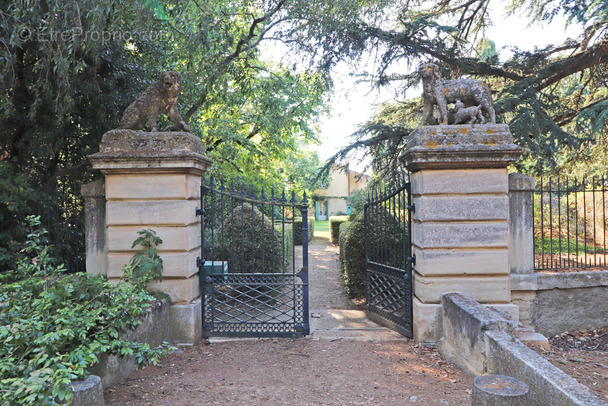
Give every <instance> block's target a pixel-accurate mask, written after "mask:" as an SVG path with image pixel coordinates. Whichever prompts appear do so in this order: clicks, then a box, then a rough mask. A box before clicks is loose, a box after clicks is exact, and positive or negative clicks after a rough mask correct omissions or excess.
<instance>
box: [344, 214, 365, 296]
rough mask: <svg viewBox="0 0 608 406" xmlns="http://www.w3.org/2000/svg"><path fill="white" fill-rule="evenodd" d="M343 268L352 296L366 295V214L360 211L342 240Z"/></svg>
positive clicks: (345, 282)
mask: <svg viewBox="0 0 608 406" xmlns="http://www.w3.org/2000/svg"><path fill="white" fill-rule="evenodd" d="M340 256H341V260H342V263H341V268H342V270H343V273H342V276H343V277H344V285H345V286H346V292H347V293H348V296H349V297H351V298H361V297H364V296H365V265H366V261H365V216H364V215H363V213H360V214H359V216H357V218H356V219H355V220H353V221H352V222H351V224H350V225H349V226H348V228H347V229H346V233H345V234H344V236H343V238H341V240H340Z"/></svg>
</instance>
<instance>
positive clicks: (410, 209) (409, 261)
mask: <svg viewBox="0 0 608 406" xmlns="http://www.w3.org/2000/svg"><path fill="white" fill-rule="evenodd" d="M405 192H406V194H407V234H406V240H407V243H406V247H407V255H406V257H405V258H406V266H405V272H406V275H407V279H408V283H407V285H406V286H407V292H406V296H407V300H408V303H409V306H407V307H406V309H408V311H407V313H408V314H407V317H408V320H409V322H410V329H411V333H412V336H413V332H414V281H413V279H412V265H413V264H415V263H416V258H415V257H414V255H413V253H412V214H413V213H414V211H415V210H416V209H415V207H414V205H413V204H412V184H411V183H410V182H407V183H406V184H405Z"/></svg>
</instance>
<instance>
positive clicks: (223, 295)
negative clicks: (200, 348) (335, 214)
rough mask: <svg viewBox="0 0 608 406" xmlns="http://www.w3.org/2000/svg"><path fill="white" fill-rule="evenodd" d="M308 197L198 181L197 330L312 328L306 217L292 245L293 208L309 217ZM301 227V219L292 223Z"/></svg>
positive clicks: (299, 332)
mask: <svg viewBox="0 0 608 406" xmlns="http://www.w3.org/2000/svg"><path fill="white" fill-rule="evenodd" d="M307 205H308V201H307V200H306V196H304V199H303V200H302V201H301V202H298V201H297V200H296V199H295V196H294V195H293V194H292V197H291V199H290V200H287V199H286V197H285V194H284V193H281V195H280V196H279V195H276V194H275V193H274V192H273V191H271V193H270V194H268V195H266V194H265V193H264V191H263V190H262V191H261V192H260V193H259V194H257V193H256V191H255V189H253V188H245V187H244V186H240V187H236V186H235V185H234V184H230V185H228V186H227V185H225V184H224V183H222V182H220V183H219V184H216V183H215V181H214V179H213V178H210V179H209V180H208V181H206V180H205V179H203V181H202V184H201V208H200V209H199V210H198V213H199V214H200V215H201V217H202V218H201V246H202V247H201V258H200V259H199V272H200V283H201V292H202V298H203V310H202V311H203V314H202V317H203V336H205V337H213V336H232V337H298V336H304V335H308V334H309V333H310V326H309V317H308V223H307V222H306V221H302V222H301V223H302V225H301V232H302V246H301V247H296V246H295V245H294V237H295V232H296V231H300V230H296V228H295V227H296V224H298V223H296V221H295V216H296V214H298V213H299V214H301V215H302V218H307V216H308V208H307ZM298 227H299V226H298Z"/></svg>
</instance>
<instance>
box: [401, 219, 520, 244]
mask: <svg viewBox="0 0 608 406" xmlns="http://www.w3.org/2000/svg"><path fill="white" fill-rule="evenodd" d="M412 229H413V230H412V243H413V244H414V245H415V246H417V247H419V248H459V247H462V248H486V247H488V248H499V247H501V248H502V247H505V248H506V247H507V244H508V238H509V235H508V225H507V222H506V221H504V222H495V223H486V222H480V223H470V222H461V223H457V222H454V223H434V222H426V223H420V222H413V223H412Z"/></svg>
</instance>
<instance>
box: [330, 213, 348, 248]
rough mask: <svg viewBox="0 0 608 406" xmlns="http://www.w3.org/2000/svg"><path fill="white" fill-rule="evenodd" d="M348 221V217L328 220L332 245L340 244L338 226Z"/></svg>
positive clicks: (333, 217)
mask: <svg viewBox="0 0 608 406" xmlns="http://www.w3.org/2000/svg"><path fill="white" fill-rule="evenodd" d="M346 221H348V216H331V217H330V218H329V232H330V235H331V242H332V244H339V243H340V224H342V223H344V222H346Z"/></svg>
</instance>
